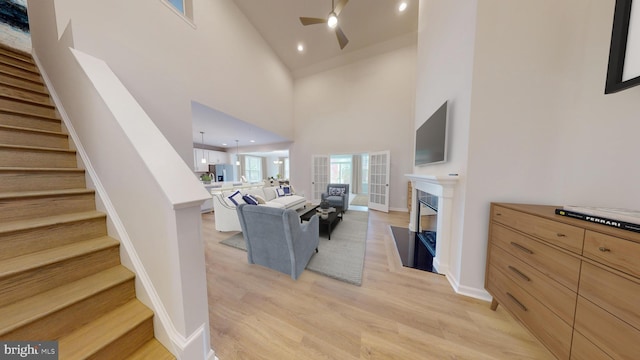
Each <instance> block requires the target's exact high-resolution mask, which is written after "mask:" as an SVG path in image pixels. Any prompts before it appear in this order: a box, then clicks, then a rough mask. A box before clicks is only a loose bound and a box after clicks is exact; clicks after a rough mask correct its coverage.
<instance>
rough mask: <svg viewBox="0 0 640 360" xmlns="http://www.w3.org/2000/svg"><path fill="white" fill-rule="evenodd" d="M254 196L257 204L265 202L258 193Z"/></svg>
mask: <svg viewBox="0 0 640 360" xmlns="http://www.w3.org/2000/svg"><path fill="white" fill-rule="evenodd" d="M253 197H254V198H256V200H257V201H258V204H266V203H267V202H266V201H264V198H263V197H262V196H260V195H253Z"/></svg>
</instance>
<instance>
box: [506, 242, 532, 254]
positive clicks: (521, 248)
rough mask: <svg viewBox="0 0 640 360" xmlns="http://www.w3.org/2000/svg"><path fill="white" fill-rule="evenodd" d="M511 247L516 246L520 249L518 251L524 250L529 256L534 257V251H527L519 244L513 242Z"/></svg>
mask: <svg viewBox="0 0 640 360" xmlns="http://www.w3.org/2000/svg"><path fill="white" fill-rule="evenodd" d="M511 245H513V246H515V247H516V248H518V249H520V250H522V251H524V252H526V253H527V254H530V255H533V251H531V250H529V249H527V248H526V247H524V246H522V245H520V244H518V243H517V242H513V241H512V242H511Z"/></svg>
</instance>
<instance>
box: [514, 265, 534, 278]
mask: <svg viewBox="0 0 640 360" xmlns="http://www.w3.org/2000/svg"><path fill="white" fill-rule="evenodd" d="M509 270H511V271H513V272H514V273H516V275H518V276H520V277H521V278H522V279H523V280H524V281H531V279H529V277H528V276H527V275H525V274H523V273H522V272H521V271H520V270H518V269H516V268H515V267H513V266H511V265H509Z"/></svg>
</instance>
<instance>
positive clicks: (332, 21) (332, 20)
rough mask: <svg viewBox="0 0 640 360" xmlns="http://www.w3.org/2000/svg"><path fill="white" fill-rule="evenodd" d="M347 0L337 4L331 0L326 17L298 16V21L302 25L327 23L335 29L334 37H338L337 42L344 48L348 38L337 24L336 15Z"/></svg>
mask: <svg viewBox="0 0 640 360" xmlns="http://www.w3.org/2000/svg"><path fill="white" fill-rule="evenodd" d="M348 1H349V0H340V1H338V5H334V0H331V12H330V13H329V17H327V18H326V19H320V18H312V17H300V22H301V23H302V25H304V26H307V25H314V24H327V25H328V26H329V27H330V28H332V29H334V30H335V31H336V37H337V38H338V43H339V44H340V49H341V50H342V49H344V47H345V46H347V44H348V43H349V39H347V37H346V36H345V35H344V33H343V32H342V29H341V28H340V26H339V25H338V15H340V12H341V11H342V9H343V8H344V6H345V5H347V2H348Z"/></svg>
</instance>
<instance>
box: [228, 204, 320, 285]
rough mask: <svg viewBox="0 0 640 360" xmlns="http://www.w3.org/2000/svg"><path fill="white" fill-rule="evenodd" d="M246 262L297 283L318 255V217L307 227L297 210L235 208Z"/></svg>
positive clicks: (310, 221)
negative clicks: (286, 275)
mask: <svg viewBox="0 0 640 360" xmlns="http://www.w3.org/2000/svg"><path fill="white" fill-rule="evenodd" d="M236 210H237V212H238V218H239V219H240V226H241V227H242V235H243V236H244V240H245V241H246V244H247V259H248V261H249V263H250V264H258V265H262V266H265V267H268V268H270V269H273V270H277V271H280V272H282V273H285V274H289V275H291V278H292V279H294V280H296V279H297V278H298V276H300V274H301V273H302V271H303V270H304V269H305V267H306V266H307V264H308V263H309V260H310V259H311V256H312V255H313V254H314V253H315V252H317V251H318V243H319V242H320V239H319V237H318V226H319V221H318V215H314V216H312V217H311V219H310V220H309V221H308V222H306V223H304V224H301V223H300V216H299V215H298V213H297V212H296V211H295V210H291V209H282V208H273V207H267V206H256V205H248V204H240V205H238V206H237V207H236Z"/></svg>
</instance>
